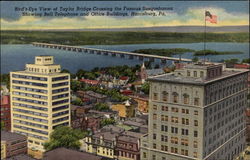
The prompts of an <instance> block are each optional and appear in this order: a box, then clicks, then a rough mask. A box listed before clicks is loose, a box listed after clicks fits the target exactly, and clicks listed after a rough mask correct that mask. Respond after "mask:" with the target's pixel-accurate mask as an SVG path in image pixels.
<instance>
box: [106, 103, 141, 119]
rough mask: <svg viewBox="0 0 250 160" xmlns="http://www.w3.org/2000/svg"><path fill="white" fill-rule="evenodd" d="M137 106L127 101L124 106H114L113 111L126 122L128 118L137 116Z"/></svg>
mask: <svg viewBox="0 0 250 160" xmlns="http://www.w3.org/2000/svg"><path fill="white" fill-rule="evenodd" d="M135 107H136V106H135V104H133V103H132V102H131V101H129V100H127V101H125V102H124V103H122V104H114V105H112V106H111V109H112V110H113V111H117V112H118V114H119V117H120V119H122V120H125V119H126V118H130V117H134V116H135Z"/></svg>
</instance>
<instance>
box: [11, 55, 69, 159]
mask: <svg viewBox="0 0 250 160" xmlns="http://www.w3.org/2000/svg"><path fill="white" fill-rule="evenodd" d="M60 71H61V67H60V65H56V64H54V58H53V56H36V57H35V64H26V67H25V70H24V71H16V72H11V73H10V83H11V84H10V89H11V131H12V132H15V133H20V134H23V135H26V136H28V153H29V154H31V155H34V156H35V157H38V158H39V157H41V156H42V153H43V152H44V147H43V144H44V142H45V141H48V140H49V135H50V134H51V132H52V131H53V129H55V128H56V127H57V126H59V125H66V126H70V107H69V104H70V75H69V74H68V73H60Z"/></svg>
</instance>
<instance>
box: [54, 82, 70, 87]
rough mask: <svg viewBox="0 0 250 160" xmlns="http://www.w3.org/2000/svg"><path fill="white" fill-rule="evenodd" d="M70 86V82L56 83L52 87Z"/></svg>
mask: <svg viewBox="0 0 250 160" xmlns="http://www.w3.org/2000/svg"><path fill="white" fill-rule="evenodd" d="M68 84H69V82H62V83H55V84H52V87H60V86H66V85H68Z"/></svg>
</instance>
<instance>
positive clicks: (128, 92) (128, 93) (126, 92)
mask: <svg viewBox="0 0 250 160" xmlns="http://www.w3.org/2000/svg"><path fill="white" fill-rule="evenodd" d="M121 93H122V94H125V95H130V94H133V91H131V90H123V91H121Z"/></svg>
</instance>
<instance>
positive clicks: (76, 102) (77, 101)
mask: <svg viewBox="0 0 250 160" xmlns="http://www.w3.org/2000/svg"><path fill="white" fill-rule="evenodd" d="M72 104H74V105H77V106H82V105H83V101H82V100H81V98H78V97H77V98H76V99H75V100H74V101H73V102H72Z"/></svg>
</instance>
